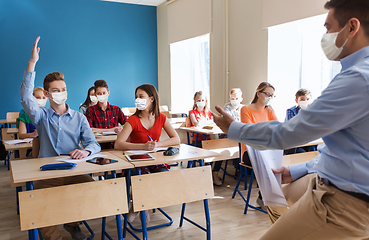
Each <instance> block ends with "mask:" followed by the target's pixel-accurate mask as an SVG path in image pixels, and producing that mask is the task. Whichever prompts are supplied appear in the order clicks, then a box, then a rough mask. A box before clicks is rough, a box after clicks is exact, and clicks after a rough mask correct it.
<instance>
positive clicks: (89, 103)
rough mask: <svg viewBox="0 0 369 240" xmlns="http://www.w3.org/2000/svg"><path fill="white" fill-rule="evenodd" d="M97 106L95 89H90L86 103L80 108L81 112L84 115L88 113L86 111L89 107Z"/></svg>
mask: <svg viewBox="0 0 369 240" xmlns="http://www.w3.org/2000/svg"><path fill="white" fill-rule="evenodd" d="M96 104H97V97H96V94H95V87H90V88H89V89H88V91H87V97H86V100H85V102H84V103H82V105H81V106H80V107H79V112H80V113H82V114H85V113H86V109H87V108H88V107H89V106H95V105H96Z"/></svg>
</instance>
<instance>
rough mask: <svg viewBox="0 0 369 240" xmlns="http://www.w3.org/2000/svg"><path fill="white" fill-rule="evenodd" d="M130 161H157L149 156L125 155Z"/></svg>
mask: <svg viewBox="0 0 369 240" xmlns="http://www.w3.org/2000/svg"><path fill="white" fill-rule="evenodd" d="M125 156H126V158H127V159H128V161H147V160H155V158H154V157H153V156H152V155H151V154H149V153H146V154H131V155H125Z"/></svg>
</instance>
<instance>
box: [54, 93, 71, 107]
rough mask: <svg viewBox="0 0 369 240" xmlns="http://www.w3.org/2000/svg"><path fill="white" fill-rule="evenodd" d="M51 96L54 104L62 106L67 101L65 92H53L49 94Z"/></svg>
mask: <svg viewBox="0 0 369 240" xmlns="http://www.w3.org/2000/svg"><path fill="white" fill-rule="evenodd" d="M51 96H52V97H53V101H54V102H55V103H56V104H58V105H62V104H63V103H65V101H67V96H68V93H67V91H65V92H53V93H51Z"/></svg>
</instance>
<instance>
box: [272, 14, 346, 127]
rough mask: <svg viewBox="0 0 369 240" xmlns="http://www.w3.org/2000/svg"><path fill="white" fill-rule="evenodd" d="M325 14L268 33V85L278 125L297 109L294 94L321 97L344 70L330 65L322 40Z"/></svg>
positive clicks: (338, 66)
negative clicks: (289, 111) (303, 91)
mask: <svg viewBox="0 0 369 240" xmlns="http://www.w3.org/2000/svg"><path fill="white" fill-rule="evenodd" d="M326 16H327V15H326V14H324V15H319V16H315V17H311V18H306V19H303V20H299V21H294V22H290V23H286V24H281V25H278V26H274V27H270V28H269V29H268V39H269V40H268V82H270V83H271V84H272V85H273V86H274V87H275V88H276V92H275V95H276V96H277V97H276V98H275V99H273V102H272V107H273V109H274V110H275V112H276V114H277V117H278V119H279V121H284V118H285V115H286V110H287V109H288V108H290V107H292V106H294V105H296V102H295V101H294V100H295V93H296V92H297V90H298V89H300V88H306V89H308V90H310V91H311V93H312V97H313V99H315V98H317V97H318V96H320V94H321V92H322V90H323V89H324V88H326V87H327V86H328V84H329V82H330V81H331V80H332V79H333V77H334V76H335V75H336V74H337V73H338V72H339V71H340V70H341V65H340V63H339V62H334V61H329V60H328V59H327V58H326V57H325V55H324V53H323V51H322V49H321V47H320V40H321V38H322V36H323V34H324V33H325V32H326V29H325V27H324V22H325V19H326Z"/></svg>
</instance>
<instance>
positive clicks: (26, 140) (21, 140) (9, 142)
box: [4, 138, 33, 145]
mask: <svg viewBox="0 0 369 240" xmlns="http://www.w3.org/2000/svg"><path fill="white" fill-rule="evenodd" d="M32 140H33V138H25V139H16V140H9V141H4V143H6V144H12V145H13V144H19V143H28V142H32Z"/></svg>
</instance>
